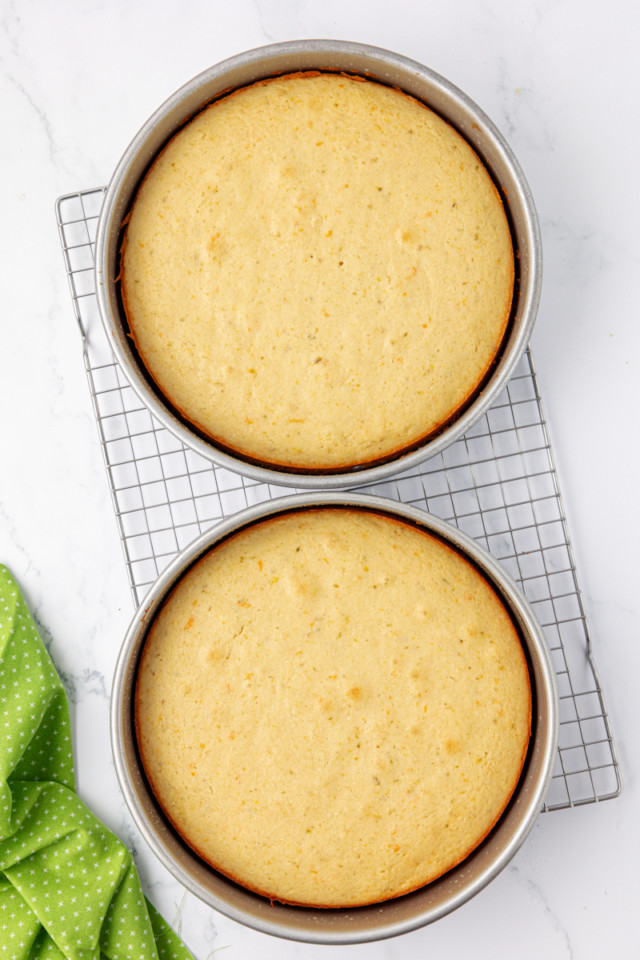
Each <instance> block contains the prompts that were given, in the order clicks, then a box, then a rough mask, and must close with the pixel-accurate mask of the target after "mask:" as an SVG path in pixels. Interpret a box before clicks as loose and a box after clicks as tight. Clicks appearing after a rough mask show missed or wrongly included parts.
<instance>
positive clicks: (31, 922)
mask: <svg viewBox="0 0 640 960" xmlns="http://www.w3.org/2000/svg"><path fill="white" fill-rule="evenodd" d="M63 958H68V960H107V958H108V960H193V958H192V956H191V954H190V953H189V951H188V950H187V949H186V947H185V946H184V944H183V943H182V942H181V940H180V939H179V938H178V936H177V935H176V934H175V933H174V932H173V930H172V929H171V928H170V927H169V925H168V924H167V923H166V922H165V921H164V920H163V918H162V917H161V916H160V914H159V913H157V911H156V910H154V908H153V907H152V906H151V904H149V903H148V901H147V900H146V899H145V897H144V895H143V893H142V889H141V886H140V880H139V877H138V874H137V872H136V868H135V866H134V863H133V859H132V857H131V854H130V853H129V851H128V850H127V848H126V847H125V846H124V845H123V844H122V843H121V842H120V840H118V838H117V837H115V836H114V835H113V834H112V833H111V832H110V831H109V830H107V828H106V827H105V826H104V825H103V824H102V823H100V821H99V820H97V819H96V817H95V816H94V815H93V814H92V813H91V811H90V810H89V809H88V808H87V807H86V806H85V805H84V803H82V801H81V800H80V799H79V797H78V796H77V795H76V793H75V781H74V772H73V753H72V749H71V727H70V723H69V707H68V704H67V698H66V694H65V691H64V688H63V686H62V684H61V682H60V678H59V677H58V674H57V673H56V671H55V668H54V666H53V663H52V662H51V659H50V658H49V655H48V653H47V650H46V648H45V646H44V644H43V643H42V640H41V639H40V637H39V636H38V632H37V630H36V627H35V625H34V623H33V620H32V619H31V615H30V613H29V610H28V609H27V606H26V604H25V602H24V599H23V598H22V595H21V593H20V590H19V589H18V586H17V584H16V582H15V580H14V579H13V577H12V576H11V574H10V573H9V571H8V570H7V568H6V567H5V566H3V565H2V564H0V960H63Z"/></svg>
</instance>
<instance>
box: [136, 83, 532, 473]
mask: <svg viewBox="0 0 640 960" xmlns="http://www.w3.org/2000/svg"><path fill="white" fill-rule="evenodd" d="M121 266H122V293H123V301H124V304H125V309H126V314H127V318H128V322H129V325H130V328H131V333H132V336H133V338H134V340H135V343H136V345H137V348H138V351H139V353H140V355H141V357H142V359H143V361H144V363H145V365H146V366H147V368H148V370H149V372H150V373H151V375H152V377H153V378H154V380H155V381H156V383H157V384H158V386H159V388H160V390H161V391H162V393H163V394H165V396H166V397H167V398H168V399H169V400H170V402H171V404H172V405H173V406H174V407H175V408H176V409H177V410H178V411H179V412H181V414H182V415H183V417H185V418H186V419H187V420H188V421H190V422H191V423H192V424H193V425H195V426H196V428H197V429H198V430H200V431H201V432H202V433H204V434H205V435H206V436H208V437H210V438H213V439H214V440H215V441H216V442H217V443H219V444H221V445H222V446H223V447H225V448H228V449H230V450H232V451H235V452H238V453H239V454H240V455H241V456H244V457H247V458H249V459H254V460H257V461H260V462H262V463H265V464H267V465H276V466H284V467H294V468H298V469H306V470H322V469H325V470H340V469H347V468H348V467H350V466H352V465H355V464H366V463H374V462H377V461H380V460H384V459H388V458H390V457H392V456H393V455H394V454H396V453H397V452H398V451H402V450H405V449H408V448H411V447H412V446H414V445H417V444H419V443H420V442H421V441H422V440H424V438H427V437H429V436H430V435H432V434H433V433H434V432H436V431H437V430H438V429H440V428H441V427H442V425H443V424H446V423H447V422H448V421H449V420H450V419H451V418H453V417H454V416H455V415H456V413H458V412H459V411H460V409H461V408H462V407H464V405H465V403H466V402H468V400H469V398H470V397H472V396H473V394H474V391H475V390H476V389H477V387H478V385H479V384H480V383H481V382H482V381H483V378H484V377H485V375H486V374H487V371H488V370H489V369H490V367H491V365H492V362H493V361H494V358H495V357H496V354H497V352H498V351H499V348H500V345H501V343H502V340H503V337H504V334H505V330H506V326H507V321H508V317H509V312H510V306H511V300H512V294H513V280H514V262H513V250H512V244H511V235H510V231H509V226H508V222H507V218H506V215H505V211H504V208H503V205H502V202H501V199H500V197H499V195H498V192H497V190H496V188H495V186H494V183H493V181H492V180H491V177H490V176H489V174H488V173H487V170H486V169H485V167H484V166H483V164H482V162H481V161H480V159H479V158H478V156H477V155H476V154H475V152H474V151H473V150H472V148H471V147H470V146H469V144H468V143H467V142H466V141H465V140H464V139H463V138H462V137H461V136H460V135H459V134H458V133H457V132H456V131H455V130H454V129H453V128H452V127H451V126H450V125H448V124H447V123H446V122H445V121H444V120H442V119H441V118H440V117H439V116H438V115H437V114H435V113H433V112H432V111H431V110H430V109H428V108H427V107H426V106H425V105H424V104H422V103H421V102H419V101H417V100H415V99H413V98H412V97H409V96H407V95H406V94H403V93H401V92H399V91H397V90H395V89H391V88H389V87H385V86H383V85H381V84H380V83H376V82H373V81H365V80H362V79H360V78H352V77H347V76H343V75H339V74H310V75H305V74H303V75H292V76H286V77H283V78H280V79H273V80H270V81H267V82H263V83H259V84H255V85H253V86H250V87H246V88H242V89H241V90H239V91H236V92H234V93H233V94H231V95H229V96H227V97H224V98H222V99H221V100H218V101H216V102H215V103H213V104H212V105H210V106H209V107H208V108H206V109H205V110H203V111H202V112H201V113H199V114H198V115H197V116H196V117H195V118H194V119H193V120H192V121H191V122H190V123H188V124H187V126H186V127H184V128H183V129H182V130H181V131H180V132H179V133H178V134H177V135H176V136H175V137H174V138H173V139H172V140H171V141H170V142H169V144H168V145H167V146H166V148H165V149H164V150H163V151H162V153H161V154H160V155H159V157H158V158H157V159H156V161H155V163H154V164H153V166H152V167H151V169H150V170H149V172H148V174H147V176H146V178H145V180H144V182H143V184H142V186H141V187H140V190H139V191H138V194H137V196H136V198H135V201H134V204H133V207H132V210H131V213H130V218H129V221H128V224H127V228H126V241H125V244H124V247H123V254H122V265H121Z"/></svg>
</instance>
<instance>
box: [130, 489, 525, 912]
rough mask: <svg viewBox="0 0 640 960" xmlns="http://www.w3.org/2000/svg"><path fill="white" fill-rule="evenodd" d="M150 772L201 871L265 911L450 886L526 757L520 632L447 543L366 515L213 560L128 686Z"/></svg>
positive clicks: (295, 526) (292, 516)
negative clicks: (443, 882) (268, 904)
mask: <svg viewBox="0 0 640 960" xmlns="http://www.w3.org/2000/svg"><path fill="white" fill-rule="evenodd" d="M135 718H136V731H137V738H138V745H139V749H140V754H141V757H142V761H143V765H144V768H145V771H146V774H147V776H148V778H149V781H150V784H151V786H152V789H153V791H154V793H155V795H156V797H157V799H158V801H159V803H160V805H161V806H162V808H163V810H164V811H165V813H166V815H167V817H168V818H169V820H170V821H171V823H172V824H173V825H174V827H175V828H176V830H177V831H178V832H179V833H180V834H181V835H182V836H183V838H184V839H185V840H186V842H187V843H188V844H189V845H190V846H191V847H192V848H193V849H194V850H195V851H196V852H197V853H198V854H199V855H200V856H201V857H202V858H203V859H204V860H206V861H207V862H208V863H210V864H211V865H213V866H214V867H216V868H217V869H218V870H220V871H221V872H222V873H224V874H226V875H227V876H229V877H231V878H233V879H234V880H236V881H237V882H238V883H240V884H243V885H244V886H246V887H248V888H250V889H252V890H255V891H257V892H259V893H262V894H264V895H265V896H268V897H270V898H271V899H274V900H282V901H285V902H292V903H300V904H306V905H314V906H322V907H345V906H355V905H358V904H366V903H373V902H377V901H380V900H385V899H388V898H391V897H396V896H399V895H401V894H403V893H406V892H408V891H410V890H413V889H416V888H417V887H419V886H422V885H423V884H425V883H428V882H429V881H431V880H433V879H435V878H436V877H438V876H440V875H441V874H442V873H443V872H445V871H447V870H449V869H450V868H452V867H453V866H454V865H456V864H457V863H459V862H460V861H461V860H462V859H463V858H464V857H466V856H467V855H468V854H469V853H470V852H471V851H472V850H473V849H474V848H475V847H476V846H477V845H478V844H479V843H480V842H481V841H482V839H483V838H484V837H485V836H486V834H487V833H488V831H489V830H490V829H491V828H492V827H493V825H494V824H495V823H496V821H497V820H498V818H499V816H500V814H501V813H502V811H503V810H504V807H505V805H506V804H507V802H508V800H509V798H510V797H511V794H512V792H513V790H514V788H515V786H516V783H517V781H518V778H519V776H520V773H521V770H522V765H523V762H524V757H525V754H526V750H527V745H528V739H529V731H530V718H531V697H530V688H529V677H528V670H527V666H526V662H525V657H524V653H523V650H522V646H521V643H520V640H519V636H518V633H517V631H516V629H515V627H514V625H513V623H512V621H511V619H510V617H509V615H508V613H507V612H506V610H505V607H504V606H503V604H502V602H501V600H500V599H499V598H498V596H497V595H496V593H495V592H494V590H493V589H492V588H491V587H490V585H489V584H488V582H487V581H486V580H485V578H484V577H483V576H482V575H481V574H480V573H479V572H478V570H477V569H476V568H475V567H474V566H472V565H471V563H469V562H468V561H467V560H466V559H464V558H463V557H462V556H461V555H460V554H459V553H458V552H457V551H455V550H453V549H452V548H450V547H449V546H447V545H445V544H444V543H443V542H442V541H440V540H439V539H437V538H435V537H434V536H431V535H430V534H428V533H426V532H424V531H423V530H421V529H418V528H416V527H414V526H413V525H410V524H409V523H406V522H402V521H399V520H396V519H392V518H390V517H388V516H386V515H381V514H377V513H372V512H370V511H362V510H357V509H341V508H332V507H331V508H321V509H314V510H304V511H298V512H293V513H289V514H286V515H284V516H281V517H278V518H275V519H270V520H267V521H263V522H260V523H258V524H255V525H253V526H250V527H248V528H245V530H243V531H241V532H240V533H238V534H235V535H234V536H232V537H230V538H229V539H227V540H225V541H223V542H222V544H220V545H218V546H216V547H215V548H214V549H213V550H212V551H211V552H210V553H209V554H208V555H206V557H205V558H204V559H202V560H201V561H199V562H198V563H197V564H196V565H195V566H194V567H192V568H191V570H190V571H189V572H188V573H187V574H186V575H185V576H184V577H183V578H182V579H181V580H180V582H179V583H178V585H177V586H176V587H175V588H174V590H173V592H172V593H171V595H170V597H169V599H168V600H167V601H166V602H165V604H164V606H163V607H162V609H161V611H160V613H159V614H158V616H157V617H156V618H155V620H154V622H153V625H152V628H151V630H150V633H149V635H148V638H147V640H146V643H145V647H144V650H143V655H142V659H141V663H140V667H139V673H138V677H137V685H136V710H135Z"/></svg>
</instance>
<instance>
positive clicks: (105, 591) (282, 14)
mask: <svg viewBox="0 0 640 960" xmlns="http://www.w3.org/2000/svg"><path fill="white" fill-rule="evenodd" d="M638 9H639V8H638V6H637V5H636V4H635V3H634V2H633V0H612V2H609V3H608V4H604V3H602V2H596V0H522V2H518V3H511V2H506V0H505V2H501V0H450V2H449V3H446V4H445V3H438V4H436V3H434V2H420V0H394V2H393V3H389V2H388V0H384V2H383V0H366V2H365V0H323V2H322V3H320V2H314V0H280V2H268V0H237V2H236V3H234V4H231V3H229V2H228V0H227V2H223V0H206V2H205V0H182V2H181V3H180V4H178V3H177V2H176V0H166V2H165V3H164V4H162V5H161V4H158V3H152V2H151V0H127V2H124V0H111V2H109V3H105V2H94V3H91V2H88V0H60V2H58V3H55V4H54V3H47V2H46V0H3V2H2V4H1V11H2V13H1V24H0V65H1V73H2V77H1V87H0V104H1V107H2V129H3V135H2V138H1V139H0V157H1V163H2V179H3V190H2V193H1V195H0V197H1V199H0V203H1V205H2V219H1V223H2V230H1V232H0V245H1V250H0V264H1V266H2V269H1V276H2V320H1V324H2V339H1V341H0V342H1V347H0V417H1V429H2V448H1V449H2V453H1V454H0V559H1V560H2V561H4V562H6V563H8V564H9V566H10V567H11V568H12V570H13V572H14V573H15V575H16V577H17V578H18V579H19V581H20V583H21V586H22V589H23V591H24V592H25V594H26V596H27V598H28V600H29V602H30V604H31V606H32V609H33V610H34V612H35V615H36V617H37V619H38V622H39V624H40V625H41V627H42V631H43V634H44V637H45V640H46V642H47V644H48V646H49V648H50V650H51V653H52V655H53V657H54V660H55V662H56V664H57V666H58V669H59V670H60V672H61V674H62V676H63V678H64V681H65V684H66V687H67V690H68V692H69V695H70V699H71V709H72V717H73V726H74V737H75V751H76V758H77V768H78V781H79V791H80V793H81V795H82V797H83V799H85V800H86V802H87V803H89V804H90V805H91V806H92V807H93V808H94V809H95V811H96V812H97V813H98V814H99V815H100V816H101V817H102V818H103V819H104V821H105V822H106V823H107V824H109V825H110V826H111V827H112V828H113V829H114V830H116V831H117V832H118V833H119V834H120V835H121V836H122V838H123V839H125V840H126V841H127V842H129V843H131V844H132V845H133V847H134V848H135V850H136V856H137V862H138V864H139V867H140V870H141V874H142V877H143V880H144V883H145V886H146V889H147V891H148V893H149V895H150V896H151V898H152V899H153V900H154V901H155V902H156V903H157V905H158V906H159V907H160V908H161V909H162V910H163V911H164V912H165V914H166V915H167V917H168V918H169V919H170V920H171V921H173V922H175V923H176V924H177V925H179V926H180V928H181V930H182V934H183V936H184V939H185V941H186V942H187V943H188V945H189V946H190V947H191V949H192V950H193V952H194V955H195V957H196V958H197V960H210V958H212V957H214V956H217V955H218V952H219V951H220V952H222V951H223V950H224V956H225V957H229V958H232V957H236V958H243V960H244V958H253V957H256V956H260V957H263V958H272V957H273V958H275V957H278V958H281V960H293V958H301V960H312V958H320V957H328V956H329V955H330V954H331V955H338V956H343V955H346V954H347V953H348V954H349V955H351V956H353V957H354V958H355V957H362V958H365V957H366V958H367V960H382V958H389V960H396V958H400V957H403V958H413V957H415V958H418V957H422V956H431V957H443V956H446V957H451V958H454V957H467V956H474V957H476V958H478V960H489V958H491V960H502V958H505V960H506V958H509V960H511V958H512V957H514V956H517V957H518V958H520V960H529V958H531V960H534V958H535V960H538V958H540V957H545V958H546V960H564V958H570V957H571V958H577V960H591V958H594V960H595V958H601V957H604V956H607V957H614V956H615V957H622V958H631V957H637V956H639V955H640V910H639V909H638V902H639V897H640V831H639V830H638V810H639V809H640V787H639V785H638V774H639V773H640V763H639V761H638V749H637V739H636V738H637V731H638V729H639V728H640V724H639V714H640V707H639V704H640V698H639V697H638V695H637V684H638V677H639V676H640V646H639V645H638V642H637V637H638V627H639V626H640V609H639V601H638V590H637V581H638V561H637V557H638V550H637V538H638V535H639V534H640V524H639V516H638V501H639V497H638V491H637V477H638V466H639V463H638V460H639V454H638V430H637V419H638V418H637V414H638V412H639V411H640V386H639V377H638V361H639V359H640V324H638V322H637V309H638V306H637V304H638V300H637V276H638V272H639V270H640V265H639V263H638V259H639V253H640V246H639V243H638V230H637V223H638V222H639V221H640V209H639V201H638V190H637V171H636V166H637V157H638V155H639V152H640V133H639V130H638V125H637V104H636V95H637V92H638V85H639V71H638V54H637V49H638V44H639V42H640V17H639V13H638ZM304 37H332V38H341V39H352V40H359V41H362V42H366V43H372V44H376V45H379V46H384V47H388V48H390V49H393V50H396V51H398V52H400V53H403V54H405V55H407V56H410V57H413V58H415V59H416V60H419V61H421V62H423V63H425V64H427V65H428V66H430V67H432V68H433V69H435V70H437V71H438V72H440V73H442V74H443V75H445V76H446V77H448V78H449V79H450V80H452V81H453V82H454V83H456V84H457V85H458V86H460V87H462V88H463V89H464V90H465V91H466V92H468V93H469V94H470V95H471V96H472V97H473V99H475V100H476V102H478V103H479V104H480V105H481V106H482V107H483V108H484V109H485V110H486V112H487V113H488V114H489V115H490V116H491V117H492V118H493V119H494V120H495V122H496V123H497V124H498V126H499V127H500V128H501V129H502V131H503V132H504V134H506V136H507V137H508V138H509V140H510V142H511V144H512V146H513V147H514V149H515V151H516V153H517V155H518V157H519V159H520V161H521V164H522V166H523V168H524V170H525V172H526V174H527V176H528V178H529V181H530V184H531V187H532V190H533V193H534V195H535V198H536V202H537V205H538V209H539V214H540V219H541V224H542V231H543V240H544V250H545V281H544V292H543V297H542V304H541V309H540V314H539V321H538V324H537V328H536V331H535V334H534V349H535V358H536V363H537V367H538V371H539V379H540V383H541V388H542V392H543V397H544V401H545V407H546V411H547V414H548V417H549V420H550V425H551V432H552V439H553V444H554V449H555V453H556V458H557V461H558V465H559V471H560V478H561V484H562V489H563V494H564V500H565V505H566V508H567V512H568V515H569V524H570V532H571V536H572V540H573V544H574V547H575V552H576V555H577V564H578V573H579V576H580V580H581V584H582V588H583V592H584V599H585V605H586V609H587V614H588V617H589V621H590V625H591V631H592V635H593V640H594V645H595V653H596V658H597V663H598V666H599V669H600V673H601V679H602V683H603V687H604V693H605V696H606V700H607V704H608V708H609V713H610V718H611V723H612V728H613V733H614V737H615V741H616V745H617V749H618V754H619V759H620V762H621V767H622V774H623V778H624V791H623V794H622V796H620V797H619V798H617V799H615V800H610V801H607V802H605V803H602V804H597V805H590V806H586V807H583V808H579V809H571V810H565V811H560V812H555V813H548V814H545V815H543V816H542V817H541V818H540V819H539V820H538V822H537V825H536V827H535V828H534V830H533V833H532V835H531V836H530V837H529V839H528V841H527V842H526V844H525V845H524V847H523V848H522V850H521V851H520V852H519V853H518V854H517V856H516V857H515V859H514V860H513V862H512V863H511V865H510V866H509V867H508V868H507V869H506V870H505V871H504V873H503V874H502V875H501V876H500V877H499V878H498V879H497V880H496V881H494V883H493V884H492V885H490V887H489V888H487V889H486V890H485V891H483V892H482V893H481V894H480V895H479V896H477V897H476V898H475V899H474V900H473V901H472V902H470V903H468V904H467V905H465V906H464V907H462V908H461V909H460V910H459V911H457V912H456V913H454V914H453V915H451V916H449V917H447V918H445V919H443V920H441V921H439V922H437V923H436V924H433V925H432V926H430V927H427V928H425V929H422V930H420V931H417V932H414V933H411V934H408V935H405V936H403V937H400V938H397V939H394V940H390V941H386V942H383V943H378V944H368V945H361V946H355V947H349V948H336V947H319V946H309V945H304V944H294V943H287V942H283V941H278V940H275V939H272V938H270V937H266V936H264V935H261V934H258V933H255V932H252V931H250V930H247V929H244V928H243V927H241V926H239V925H237V924H236V923H234V922H232V921H229V920H226V919H225V918H223V917H221V916H220V915H218V914H216V913H215V912H214V911H212V910H210V909H209V908H207V907H205V906H204V905H202V904H201V903H199V902H198V901H197V900H196V899H195V898H194V897H193V896H191V895H190V894H187V893H185V892H184V890H183V889H182V888H181V887H180V886H179V885H178V884H177V883H175V882H174V881H172V880H171V878H170V877H169V876H168V874H167V873H166V872H165V871H164V869H163V868H161V867H160V866H159V864H158V863H157V861H156V860H155V858H154V856H153V854H152V853H151V852H150V851H149V850H148V849H147V848H146V846H145V844H144V841H142V840H141V838H140V837H139V835H138V834H137V832H136V830H135V828H134V827H133V825H132V823H131V820H130V817H129V815H128V813H127V811H126V808H125V806H124V802H123V800H122V798H121V796H120V793H119V790H118V786H117V783H116V779H115V774H114V770H113V765H112V761H111V754H110V748H109V740H108V698H109V688H110V683H111V675H112V670H113V666H114V662H115V658H116V653H117V650H118V646H119V643H120V640H121V638H122V636H123V633H124V630H125V628H126V625H127V623H128V620H129V617H130V615H131V613H132V602H131V595H130V591H129V586H128V582H127V579H126V575H125V568H124V564H123V561H122V553H121V548H120V544H119V541H118V537H117V532H116V526H115V522H114V518H113V513H112V507H111V502H110V499H109V494H108V489H107V483H106V477H105V472H104V468H103V464H102V460H101V454H100V450H99V446H98V437H97V431H96V427H95V422H94V420H93V416H92V412H91V407H90V400H89V394H88V390H87V384H86V380H85V374H84V369H83V366H82V359H81V350H80V340H79V336H78V331H77V329H76V327H75V323H74V320H73V314H72V311H71V304H70V299H69V293H68V288H67V281H66V278H65V275H64V270H63V263H62V257H61V253H60V248H59V243H58V237H57V230H56V223H55V216H54V201H55V199H56V197H58V196H59V195H60V194H63V193H67V192H70V191H74V190H78V189H82V188H86V187H92V186H96V185H100V184H102V183H104V182H106V181H107V179H108V178H109V175H110V173H111V171H112V169H113V167H114V165H115V163H116V161H117V159H118V157H119V155H120V153H121V152H122V150H123V149H124V146H125V145H126V143H127V142H128V141H129V139H130V138H131V136H132V135H133V134H134V133H135V132H136V130H137V129H138V127H139V126H140V124H141V123H142V121H143V120H144V119H145V118H146V116H147V115H148V114H149V113H150V112H151V111H152V110H153V109H154V108H155V107H156V106H157V105H158V104H159V103H160V102H161V101H162V100H163V99H164V98H165V97H166V96H167V95H169V94H170V93H171V92H172V91H173V90H174V89H175V88H176V87H178V86H179V85H180V84H182V83H183V82H184V81H186V80H187V79H189V78H190V77H191V76H193V75H194V74H196V73H198V72H199V71H201V70H203V69H204V68H206V67H207V66H209V65H211V64H212V63H215V62H216V61H218V60H221V59H223V58H225V57H227V56H230V55H232V54H234V53H238V52H240V51H242V50H245V49H247V48H250V47H253V46H259V45H262V44H265V43H268V42H271V41H275V40H286V39H294V38H304ZM2 946H3V945H2V944H1V943H0V953H1V952H2Z"/></svg>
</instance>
